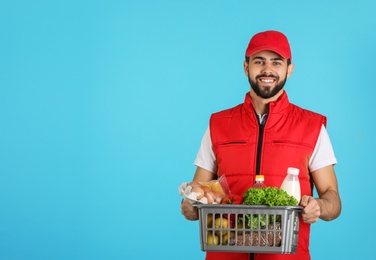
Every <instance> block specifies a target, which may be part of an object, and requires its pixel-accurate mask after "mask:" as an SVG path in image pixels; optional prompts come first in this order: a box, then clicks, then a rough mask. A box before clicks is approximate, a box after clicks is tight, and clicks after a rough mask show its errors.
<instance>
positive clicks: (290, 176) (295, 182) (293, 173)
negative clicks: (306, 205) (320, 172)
mask: <svg viewBox="0 0 376 260" xmlns="http://www.w3.org/2000/svg"><path fill="white" fill-rule="evenodd" d="M281 190H284V191H286V192H287V193H288V194H289V195H290V196H294V197H295V199H296V200H297V201H298V204H299V203H300V182H299V169H297V168H292V167H289V168H287V176H286V177H285V179H284V181H283V183H282V186H281Z"/></svg>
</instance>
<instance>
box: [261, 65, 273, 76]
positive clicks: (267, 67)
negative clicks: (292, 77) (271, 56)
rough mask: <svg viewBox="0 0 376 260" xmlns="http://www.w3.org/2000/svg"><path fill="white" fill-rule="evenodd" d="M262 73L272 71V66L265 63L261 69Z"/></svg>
mask: <svg viewBox="0 0 376 260" xmlns="http://www.w3.org/2000/svg"><path fill="white" fill-rule="evenodd" d="M261 72H262V73H265V74H270V73H272V72H273V70H272V67H271V66H270V64H269V63H265V65H264V67H263V68H262V70H261Z"/></svg>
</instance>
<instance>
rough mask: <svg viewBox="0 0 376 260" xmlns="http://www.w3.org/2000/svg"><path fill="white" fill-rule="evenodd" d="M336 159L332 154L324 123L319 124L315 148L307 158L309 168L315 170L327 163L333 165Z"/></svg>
mask: <svg viewBox="0 0 376 260" xmlns="http://www.w3.org/2000/svg"><path fill="white" fill-rule="evenodd" d="M336 163H337V159H336V157H335V155H334V151H333V147H332V143H331V142H330V138H329V135H328V132H327V131H326V128H325V126H324V125H322V126H321V131H320V135H319V137H318V139H317V142H316V146H315V149H314V151H313V153H312V156H311V158H310V160H309V170H310V171H311V172H313V171H316V170H318V169H320V168H323V167H325V166H328V165H334V164H336Z"/></svg>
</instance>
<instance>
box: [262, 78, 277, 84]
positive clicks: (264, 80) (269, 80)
mask: <svg viewBox="0 0 376 260" xmlns="http://www.w3.org/2000/svg"><path fill="white" fill-rule="evenodd" d="M261 81H262V82H266V83H272V82H273V81H274V80H272V79H263V80H261Z"/></svg>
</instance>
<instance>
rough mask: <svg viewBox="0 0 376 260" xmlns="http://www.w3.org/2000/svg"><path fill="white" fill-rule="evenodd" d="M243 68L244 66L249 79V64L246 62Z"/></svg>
mask: <svg viewBox="0 0 376 260" xmlns="http://www.w3.org/2000/svg"><path fill="white" fill-rule="evenodd" d="M243 66H244V73H245V75H246V76H247V77H248V73H249V63H248V62H247V61H246V60H245V61H244V64H243Z"/></svg>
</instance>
